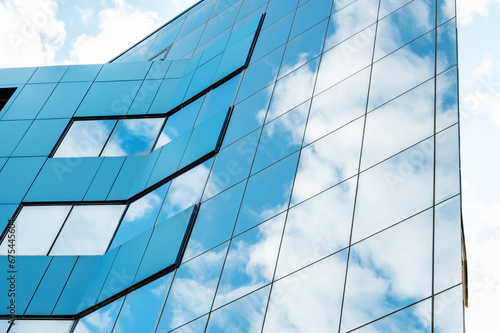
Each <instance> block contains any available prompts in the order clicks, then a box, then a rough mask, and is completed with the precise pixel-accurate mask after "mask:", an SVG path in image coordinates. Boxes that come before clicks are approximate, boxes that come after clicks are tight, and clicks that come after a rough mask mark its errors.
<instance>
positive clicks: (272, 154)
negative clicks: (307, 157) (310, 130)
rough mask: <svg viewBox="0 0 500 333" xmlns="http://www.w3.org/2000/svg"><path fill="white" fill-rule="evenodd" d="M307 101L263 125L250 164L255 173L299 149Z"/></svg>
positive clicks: (306, 111) (306, 112) (305, 118)
mask: <svg viewBox="0 0 500 333" xmlns="http://www.w3.org/2000/svg"><path fill="white" fill-rule="evenodd" d="M309 105H310V103H309V101H307V102H306V103H304V104H302V105H299V106H298V107H296V108H295V109H294V110H291V111H289V112H287V113H285V114H284V115H282V116H280V117H278V118H276V119H274V120H273V121H271V122H269V123H267V124H266V125H265V126H264V129H263V131H262V134H261V136H260V141H259V148H258V149H257V154H256V156H255V160H254V163H253V166H252V173H256V172H258V171H260V170H262V169H264V168H265V167H267V166H269V165H270V164H273V163H275V162H277V161H279V160H280V159H282V158H283V157H285V156H287V155H289V154H291V153H293V152H294V151H296V150H298V149H300V147H301V146H302V139H303V137H304V129H305V126H306V120H307V115H308V113H309Z"/></svg>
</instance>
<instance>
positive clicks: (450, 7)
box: [437, 0, 457, 26]
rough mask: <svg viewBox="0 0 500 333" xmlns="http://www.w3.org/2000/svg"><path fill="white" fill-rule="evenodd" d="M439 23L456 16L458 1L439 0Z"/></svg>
mask: <svg viewBox="0 0 500 333" xmlns="http://www.w3.org/2000/svg"><path fill="white" fill-rule="evenodd" d="M437 7H438V12H437V25H438V26H439V25H441V24H442V23H444V22H446V21H448V20H449V19H451V18H453V17H455V16H456V8H457V5H456V1H455V0H438V4H437Z"/></svg>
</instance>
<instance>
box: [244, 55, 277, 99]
mask: <svg viewBox="0 0 500 333" xmlns="http://www.w3.org/2000/svg"><path fill="white" fill-rule="evenodd" d="M284 50H285V48H284V47H281V48H279V49H277V50H276V51H274V52H272V53H271V54H269V55H267V56H266V57H264V58H262V59H261V60H259V61H257V62H255V63H253V64H252V65H250V66H249V67H248V68H247V70H246V71H245V74H244V76H243V80H242V82H241V86H240V89H239V91H238V97H237V99H236V101H237V102H238V101H242V100H244V99H245V98H247V97H249V96H251V95H252V94H254V93H255V92H257V91H259V90H261V89H262V88H264V87H266V86H267V85H269V84H270V83H272V82H274V80H275V79H276V76H277V74H278V70H279V66H280V63H281V58H282V56H283V51H284Z"/></svg>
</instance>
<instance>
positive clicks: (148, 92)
mask: <svg viewBox="0 0 500 333" xmlns="http://www.w3.org/2000/svg"><path fill="white" fill-rule="evenodd" d="M161 83H162V80H144V81H143V83H142V85H141V88H140V89H139V91H138V92H137V95H136V96H135V98H134V102H133V103H132V105H131V106H130V109H129V110H128V113H127V114H129V115H132V114H140V115H144V114H147V113H148V111H149V107H150V106H151V103H153V99H154V98H155V97H156V93H157V92H158V89H159V88H160V85H161Z"/></svg>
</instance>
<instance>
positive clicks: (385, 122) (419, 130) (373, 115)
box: [361, 80, 434, 170]
mask: <svg viewBox="0 0 500 333" xmlns="http://www.w3.org/2000/svg"><path fill="white" fill-rule="evenodd" d="M433 133H434V80H429V81H427V82H426V83H424V84H422V85H420V86H418V87H417V88H415V89H413V90H411V91H409V92H407V93H405V94H404V95H402V96H400V97H398V98H396V99H394V100H392V101H391V102H389V103H387V104H385V105H383V106H382V107H380V108H379V109H376V110H375V111H373V112H370V113H368V115H367V116H366V127H365V136H364V141H363V157H362V159H361V170H364V169H366V168H368V167H370V166H372V165H373V164H375V163H378V162H380V161H381V160H383V159H385V158H388V157H390V156H392V155H394V154H396V153H398V152H400V151H401V150H403V149H405V148H407V147H408V146H410V145H412V144H414V143H416V142H419V141H421V140H423V139H425V138H427V137H429V136H431V135H432V134H433Z"/></svg>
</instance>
